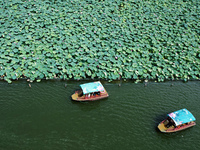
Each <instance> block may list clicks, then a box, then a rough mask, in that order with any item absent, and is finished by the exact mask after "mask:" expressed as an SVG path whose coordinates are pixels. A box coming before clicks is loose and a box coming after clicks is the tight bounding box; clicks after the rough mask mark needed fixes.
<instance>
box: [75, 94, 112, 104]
mask: <svg viewBox="0 0 200 150" xmlns="http://www.w3.org/2000/svg"><path fill="white" fill-rule="evenodd" d="M108 96H109V95H108V93H107V92H106V91H104V93H101V94H100V95H96V96H90V97H85V96H81V97H79V96H78V91H76V92H75V93H74V94H73V95H72V96H71V98H72V100H74V101H82V102H83V101H96V100H100V99H104V98H107V97H108Z"/></svg>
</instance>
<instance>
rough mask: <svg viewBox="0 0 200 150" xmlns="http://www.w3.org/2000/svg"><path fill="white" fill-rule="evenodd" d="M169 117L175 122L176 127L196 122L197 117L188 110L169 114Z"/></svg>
mask: <svg viewBox="0 0 200 150" xmlns="http://www.w3.org/2000/svg"><path fill="white" fill-rule="evenodd" d="M168 116H169V117H170V118H171V119H172V120H173V121H174V123H175V125H176V126H179V125H182V124H184V123H188V122H191V121H195V120H196V119H195V117H194V116H193V115H192V113H191V112H190V111H188V110H187V109H186V108H184V109H180V110H178V111H175V112H172V113H170V114H168Z"/></svg>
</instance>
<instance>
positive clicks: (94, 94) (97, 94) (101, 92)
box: [71, 81, 109, 101]
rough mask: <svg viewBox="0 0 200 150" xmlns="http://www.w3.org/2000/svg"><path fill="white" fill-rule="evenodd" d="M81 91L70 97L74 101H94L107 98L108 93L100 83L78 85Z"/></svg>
mask: <svg viewBox="0 0 200 150" xmlns="http://www.w3.org/2000/svg"><path fill="white" fill-rule="evenodd" d="M80 87H81V89H80V90H77V91H75V93H74V94H73V95H72V96H71V97H72V100H74V101H95V100H99V99H103V98H106V97H108V96H109V95H108V93H107V91H106V90H105V88H104V87H103V85H102V84H101V82H100V81H97V82H91V83H85V84H81V85H80Z"/></svg>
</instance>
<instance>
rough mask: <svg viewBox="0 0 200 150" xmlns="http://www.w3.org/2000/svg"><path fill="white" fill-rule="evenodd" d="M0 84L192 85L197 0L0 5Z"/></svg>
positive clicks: (30, 0) (32, 0)
mask: <svg viewBox="0 0 200 150" xmlns="http://www.w3.org/2000/svg"><path fill="white" fill-rule="evenodd" d="M0 13H1V15H0V24H1V26H0V77H1V78H0V79H3V80H6V81H7V82H9V83H11V82H12V80H16V79H19V78H24V77H25V78H27V79H29V81H35V80H37V82H39V81H40V79H43V78H45V79H54V78H59V79H77V80H79V79H84V78H101V79H109V80H115V79H119V78H124V79H135V80H140V79H147V80H148V79H155V80H158V81H164V80H166V79H183V80H188V79H199V77H200V41H199V37H200V24H199V22H200V16H199V13H200V2H199V1H196V0H190V1H184V0H162V1H160V0H149V1H139V0H134V1H129V0H118V1H113V0H105V1H102V0H99V1H95V0H86V1H82V0H66V1H63V0H51V1H50V0H49V1H48V0H42V1H40V0H8V1H1V2H0Z"/></svg>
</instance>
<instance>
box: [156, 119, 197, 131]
mask: <svg viewBox="0 0 200 150" xmlns="http://www.w3.org/2000/svg"><path fill="white" fill-rule="evenodd" d="M164 122H165V120H163V121H162V122H161V123H160V124H159V125H158V129H159V130H160V131H161V132H165V133H171V132H177V131H181V130H185V129H187V128H190V127H192V126H195V125H196V123H195V122H191V123H188V124H185V125H182V126H178V127H169V128H166V127H165V125H164Z"/></svg>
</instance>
